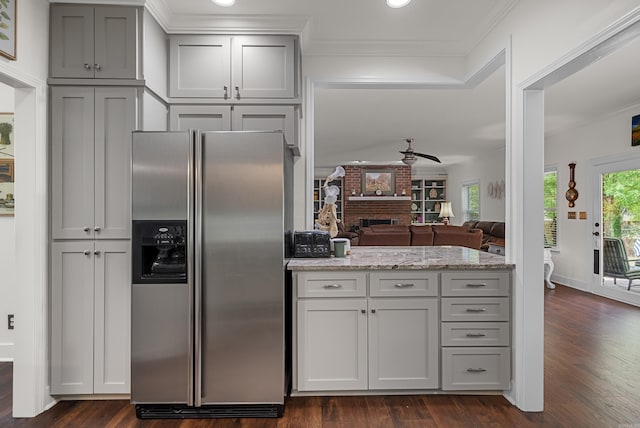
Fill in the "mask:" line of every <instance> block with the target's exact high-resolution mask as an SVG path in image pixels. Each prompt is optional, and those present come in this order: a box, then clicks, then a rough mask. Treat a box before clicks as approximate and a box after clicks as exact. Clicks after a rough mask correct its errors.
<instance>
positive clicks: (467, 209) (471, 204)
mask: <svg viewBox="0 0 640 428" xmlns="http://www.w3.org/2000/svg"><path fill="white" fill-rule="evenodd" d="M478 219H480V182H479V181H477V180H476V181H471V182H469V183H465V184H463V185H462V221H463V222H464V221H468V220H478Z"/></svg>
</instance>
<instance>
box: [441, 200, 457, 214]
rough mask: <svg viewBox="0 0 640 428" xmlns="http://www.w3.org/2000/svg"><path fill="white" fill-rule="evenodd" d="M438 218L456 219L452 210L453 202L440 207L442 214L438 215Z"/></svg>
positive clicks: (444, 203)
mask: <svg viewBox="0 0 640 428" xmlns="http://www.w3.org/2000/svg"><path fill="white" fill-rule="evenodd" d="M438 217H455V216H454V215H453V210H452V209H451V202H443V203H442V204H441V205H440V214H438Z"/></svg>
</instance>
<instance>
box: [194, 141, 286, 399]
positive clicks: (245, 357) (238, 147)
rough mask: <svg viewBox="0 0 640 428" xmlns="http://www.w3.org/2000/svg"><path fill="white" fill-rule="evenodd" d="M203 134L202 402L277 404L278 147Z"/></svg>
mask: <svg viewBox="0 0 640 428" xmlns="http://www.w3.org/2000/svg"><path fill="white" fill-rule="evenodd" d="M203 136H204V138H203V145H202V176H203V177H202V178H203V186H202V195H201V197H202V201H203V204H202V207H201V210H202V211H201V215H202V234H203V242H202V253H203V254H202V259H201V260H202V271H203V272H202V275H203V276H202V278H203V280H202V304H203V309H202V381H203V383H202V405H207V404H233V403H283V401H284V263H283V257H284V255H283V251H284V209H283V206H284V199H283V198H284V195H283V189H284V173H283V168H284V167H283V162H284V147H285V143H284V140H283V137H282V133H279V132H268V133H267V132H265V133H262V132H233V133H225V132H207V133H204V134H203Z"/></svg>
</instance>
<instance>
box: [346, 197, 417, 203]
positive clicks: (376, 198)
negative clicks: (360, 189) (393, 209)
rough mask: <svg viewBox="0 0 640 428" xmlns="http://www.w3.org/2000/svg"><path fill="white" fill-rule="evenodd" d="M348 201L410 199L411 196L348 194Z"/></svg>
mask: <svg viewBox="0 0 640 428" xmlns="http://www.w3.org/2000/svg"><path fill="white" fill-rule="evenodd" d="M349 200H350V201H385V202H389V201H410V200H411V196H349Z"/></svg>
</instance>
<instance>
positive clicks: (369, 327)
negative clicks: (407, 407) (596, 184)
mask: <svg viewBox="0 0 640 428" xmlns="http://www.w3.org/2000/svg"><path fill="white" fill-rule="evenodd" d="M287 269H289V270H291V271H292V273H293V290H292V293H293V299H292V302H293V308H292V312H293V316H292V318H293V328H292V330H293V334H292V342H293V344H292V357H293V358H292V366H293V367H292V368H293V370H292V374H293V376H292V380H293V382H292V395H332V394H393V393H395V394H403V393H410V394H415V393H448V392H456V393H459V392H464V393H483V394H486V393H498V394H501V393H502V391H503V390H505V389H509V388H510V385H511V294H512V293H511V283H512V280H511V278H512V271H513V269H514V265H513V264H510V263H506V262H505V258H504V256H501V255H496V254H490V253H486V252H482V251H478V250H474V249H470V248H465V247H454V246H451V247H449V246H430V247H353V248H352V249H351V254H350V255H348V256H347V257H343V258H336V257H331V258H316V259H292V260H290V261H289V263H288V265H287Z"/></svg>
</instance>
